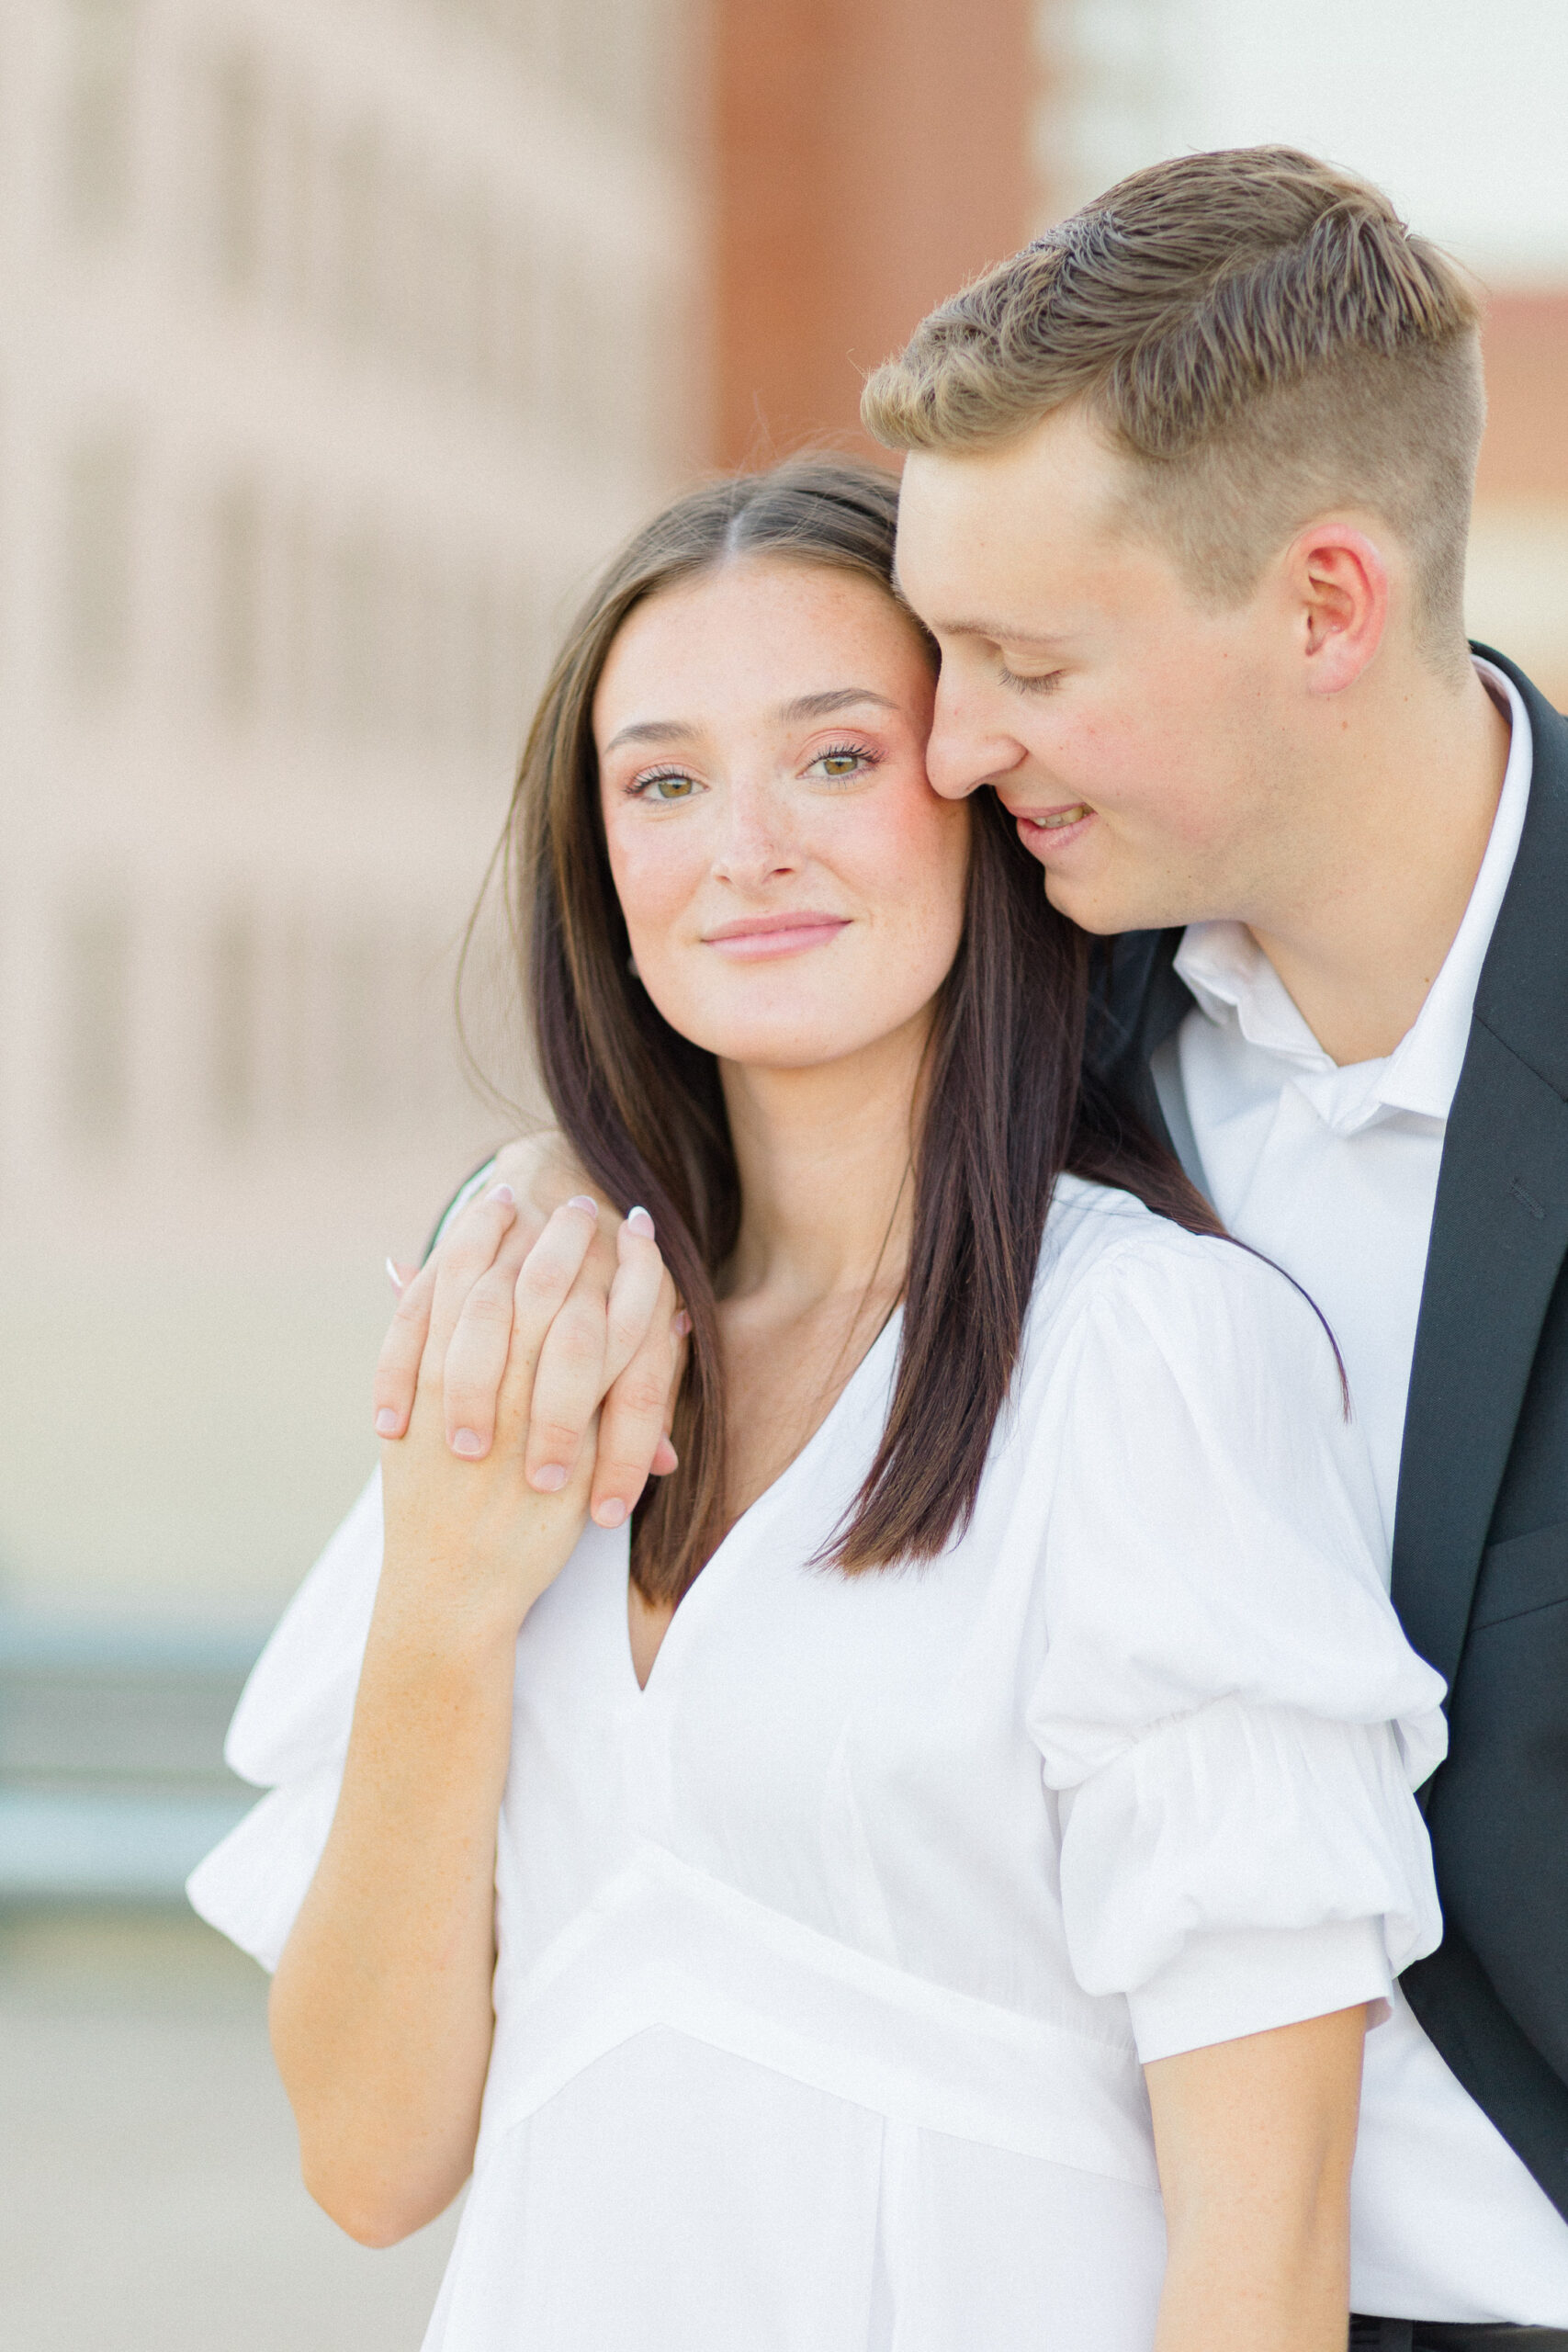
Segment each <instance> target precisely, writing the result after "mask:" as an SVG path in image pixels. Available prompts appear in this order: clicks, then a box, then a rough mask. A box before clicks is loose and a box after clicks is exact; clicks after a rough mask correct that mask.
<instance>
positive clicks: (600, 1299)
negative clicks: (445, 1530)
mask: <svg viewBox="0 0 1568 2352" xmlns="http://www.w3.org/2000/svg"><path fill="white" fill-rule="evenodd" d="M495 1178H496V1183H497V1184H499V1185H500V1186H502V1187H503V1188H504V1193H506V1194H508V1195H510V1197H509V1198H503V1197H502V1194H500V1193H498V1192H497V1189H496V1184H492V1186H491V1188H490V1190H489V1192H488V1193H486V1195H485V1196H484V1198H483V1199H480V1200H475V1201H470V1202H469V1203H468V1204H467V1206H466V1207H465V1208H464V1209H462V1210H461V1211H460V1213H459V1214H458V1215H457V1216H456V1217H454V1218H453V1220H452V1224H451V1227H450V1228H449V1229H448V1231H447V1232H446V1233H445V1234H444V1235H443V1236H442V1238H441V1241H440V1243H439V1244H438V1246H437V1247H436V1249H435V1250H433V1251H432V1253H431V1256H430V1258H429V1259H428V1260H427V1261H426V1263H425V1264H424V1266H423V1268H421V1269H420V1270H419V1272H417V1273H415V1274H414V1275H413V1276H412V1279H411V1280H410V1281H409V1282H408V1283H407V1286H406V1288H405V1289H404V1290H403V1292H402V1294H401V1296H400V1299H399V1303H398V1312H397V1314H396V1316H395V1317H394V1318H393V1322H392V1327H391V1329H390V1330H389V1333H388V1335H387V1340H386V1345H385V1346H384V1347H383V1349H382V1351H381V1360H380V1363H378V1366H377V1372H376V1386H375V1412H376V1428H377V1431H378V1434H379V1435H380V1436H381V1437H383V1438H388V1439H394V1440H396V1439H400V1438H401V1437H403V1435H404V1433H405V1431H406V1430H407V1429H408V1426H409V1419H410V1415H411V1413H412V1408H413V1399H414V1390H415V1385H416V1382H417V1380H418V1377H419V1372H420V1366H421V1363H422V1361H423V1355H424V1351H425V1344H426V1341H427V1340H433V1341H434V1345H435V1347H436V1350H437V1351H438V1354H439V1355H440V1358H441V1360H442V1362H443V1363H444V1365H445V1367H446V1370H445V1387H444V1396H443V1412H444V1419H445V1422H446V1441H447V1443H448V1444H449V1445H450V1446H451V1447H452V1449H453V1451H454V1452H455V1453H459V1454H462V1455H464V1456H465V1457H466V1458H468V1459H469V1460H479V1459H482V1457H483V1456H484V1455H485V1454H486V1453H489V1451H490V1448H491V1443H492V1442H493V1440H494V1435H495V1415H496V1401H497V1396H498V1392H499V1389H500V1385H501V1380H502V1371H503V1368H504V1366H505V1364H506V1362H507V1351H508V1348H509V1345H510V1340H511V1329H512V1326H511V1312H512V1293H513V1284H514V1283H515V1281H516V1279H517V1276H518V1273H519V1272H520V1270H521V1268H522V1265H523V1261H524V1260H525V1257H526V1256H527V1255H528V1252H529V1251H530V1250H532V1249H533V1248H534V1246H535V1244H536V1242H537V1241H538V1239H539V1238H540V1236H541V1235H542V1233H543V1232H544V1229H545V1227H546V1225H547V1222H548V1220H549V1218H550V1217H551V1216H552V1215H553V1214H554V1213H555V1211H557V1210H558V1208H560V1207H561V1206H562V1205H563V1204H564V1203H565V1202H566V1201H567V1200H568V1199H569V1198H570V1197H572V1196H574V1195H576V1196H584V1197H585V1196H586V1194H585V1188H584V1183H583V1179H582V1175H581V1170H578V1169H577V1168H575V1167H574V1166H573V1164H572V1162H571V1160H570V1157H569V1156H568V1154H567V1152H566V1149H565V1147H564V1145H563V1144H562V1142H561V1139H560V1137H559V1136H556V1135H547V1136H535V1137H530V1138H529V1139H527V1140H525V1141H524V1142H520V1143H514V1144H510V1145H508V1147H507V1148H506V1149H505V1150H504V1151H503V1152H502V1154H501V1155H500V1157H499V1159H497V1161H496V1166H495ZM598 1206H599V1211H600V1214H599V1218H598V1225H597V1229H596V1231H595V1232H594V1234H593V1236H592V1239H591V1242H590V1245H589V1248H588V1250H587V1251H586V1253H585V1254H584V1257H583V1260H582V1263H581V1267H580V1268H579V1270H578V1272H577V1275H576V1278H575V1280H574V1282H573V1285H572V1289H571V1292H570V1295H569V1298H570V1306H571V1307H572V1309H573V1315H574V1317H575V1314H576V1311H577V1310H578V1309H579V1308H581V1309H583V1310H584V1311H585V1317H586V1319H587V1320H589V1321H592V1313H593V1311H594V1310H597V1312H598V1313H600V1314H602V1315H609V1316H611V1317H612V1322H611V1328H610V1330H609V1335H608V1339H607V1342H606V1349H605V1355H604V1366H603V1377H602V1380H601V1383H600V1385H598V1386H595V1385H593V1382H592V1380H588V1379H585V1378H583V1377H582V1376H581V1363H580V1362H579V1359H578V1356H577V1354H576V1352H575V1351H574V1350H573V1348H571V1347H570V1346H568V1345H566V1344H564V1343H563V1344H561V1345H559V1346H558V1347H556V1348H555V1349H552V1350H551V1351H548V1352H547V1354H546V1356H545V1357H544V1358H543V1360H542V1361H541V1363H540V1365H539V1368H538V1377H537V1380H536V1385H535V1390H534V1397H533V1401H532V1405H531V1408H530V1424H529V1429H528V1435H527V1446H526V1458H527V1474H528V1476H529V1477H530V1479H531V1480H532V1482H533V1484H534V1485H535V1487H536V1488H538V1490H539V1491H540V1492H549V1491H551V1479H552V1476H555V1474H558V1473H564V1474H565V1476H571V1474H572V1472H573V1471H574V1470H575V1469H576V1467H577V1465H578V1463H579V1459H580V1456H581V1453H582V1450H583V1445H584V1441H585V1438H586V1436H587V1433H588V1430H589V1425H590V1423H591V1421H592V1419H593V1417H594V1415H595V1413H597V1415H598V1427H597V1452H596V1455H595V1458H594V1462H593V1475H592V1504H591V1509H592V1516H593V1517H594V1519H595V1520H597V1521H598V1522H599V1524H600V1525H601V1526H603V1527H615V1526H618V1525H619V1524H620V1523H621V1521H623V1520H625V1519H626V1518H627V1517H629V1515H630V1513H631V1511H632V1510H633V1509H634V1508H635V1506H636V1503H637V1498H638V1496H639V1495H640V1494H641V1492H642V1490H643V1487H644V1486H645V1485H646V1484H647V1481H648V1478H649V1474H650V1473H651V1474H652V1475H653V1476H662V1475H664V1474H665V1473H667V1472H668V1471H671V1470H672V1469H673V1468H674V1467H675V1456H674V1453H673V1451H672V1450H671V1445H670V1442H669V1437H668V1434H667V1432H668V1430H669V1426H670V1415H671V1404H672V1400H673V1392H674V1378H675V1372H676V1370H677V1369H678V1364H679V1351H678V1341H679V1338H680V1336H681V1335H680V1333H679V1332H678V1331H677V1329H676V1325H677V1321H678V1320H679V1319H680V1318H679V1316H678V1307H679V1302H678V1301H677V1299H676V1296H675V1289H674V1285H673V1283H671V1280H670V1277H669V1275H668V1274H667V1273H666V1272H664V1270H663V1268H662V1265H660V1270H659V1280H658V1281H657V1283H651V1284H650V1283H647V1282H643V1281H639V1282H638V1283H637V1284H636V1285H635V1286H632V1287H628V1286H627V1285H626V1284H625V1283H621V1282H620V1281H619V1280H618V1277H619V1276H620V1273H621V1271H622V1258H621V1252H620V1232H621V1230H622V1228H621V1226H620V1221H619V1219H618V1218H617V1217H616V1216H615V1211H614V1210H613V1209H612V1208H611V1207H610V1204H608V1202H600V1203H599V1204H598ZM569 1329H570V1318H569ZM564 1338H565V1334H563V1342H564Z"/></svg>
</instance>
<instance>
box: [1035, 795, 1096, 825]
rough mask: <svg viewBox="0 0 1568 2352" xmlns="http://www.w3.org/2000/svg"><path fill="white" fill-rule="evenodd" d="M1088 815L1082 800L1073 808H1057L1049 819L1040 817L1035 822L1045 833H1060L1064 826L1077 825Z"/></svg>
mask: <svg viewBox="0 0 1568 2352" xmlns="http://www.w3.org/2000/svg"><path fill="white" fill-rule="evenodd" d="M1088 815H1089V810H1088V809H1087V808H1086V807H1085V805H1084V803H1083V802H1082V801H1081V800H1080V801H1078V802H1077V806H1076V807H1074V808H1072V809H1055V811H1054V812H1053V813H1052V815H1050V816H1049V817H1040V818H1037V819H1036V820H1035V821H1036V822H1037V824H1038V825H1039V827H1040V830H1041V831H1042V832H1043V833H1055V832H1058V831H1060V830H1061V828H1062V827H1063V826H1064V825H1076V824H1077V821H1078V819H1079V818H1080V817H1087V816H1088Z"/></svg>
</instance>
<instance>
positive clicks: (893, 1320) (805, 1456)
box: [620, 1302, 904, 1705]
mask: <svg viewBox="0 0 1568 2352" xmlns="http://www.w3.org/2000/svg"><path fill="white" fill-rule="evenodd" d="M903 1319H904V1308H903V1305H902V1302H900V1304H899V1305H898V1306H895V1307H894V1308H893V1310H892V1312H891V1314H890V1315H889V1316H888V1317H887V1320H886V1322H885V1323H884V1324H883V1326H882V1329H880V1330H879V1331H878V1332H877V1334H876V1337H875V1339H874V1340H873V1341H872V1343H871V1345H870V1347H869V1348H867V1350H866V1351H865V1353H864V1355H863V1356H862V1358H861V1360H860V1362H859V1363H857V1364H856V1366H855V1368H854V1370H853V1372H852V1373H851V1374H850V1376H849V1378H848V1379H847V1380H846V1381H845V1383H844V1385H843V1386H842V1387H841V1388H840V1391H839V1393H838V1395H837V1397H834V1399H833V1402H832V1403H831V1405H829V1408H828V1410H827V1411H826V1412H825V1413H824V1414H823V1416H822V1419H820V1420H819V1421H818V1424H817V1427H816V1428H815V1429H814V1430H812V1432H811V1435H810V1436H809V1437H808V1438H807V1441H806V1442H805V1444H804V1445H803V1446H802V1447H801V1449H800V1451H799V1453H795V1454H793V1455H792V1456H791V1458H790V1459H789V1461H788V1462H786V1463H785V1464H784V1468H783V1469H782V1470H781V1471H780V1472H779V1475H778V1476H777V1477H776V1478H775V1479H773V1483H772V1484H771V1485H770V1486H766V1487H763V1489H762V1491H761V1494H760V1495H758V1496H756V1497H755V1498H754V1499H753V1500H752V1501H750V1502H749V1503H748V1504H747V1506H746V1508H745V1510H743V1511H742V1512H741V1513H740V1516H739V1518H738V1519H737V1520H736V1521H735V1523H734V1525H733V1526H732V1527H730V1528H729V1529H728V1532H726V1534H725V1536H724V1538H723V1541H722V1542H721V1543H719V1544H717V1545H716V1547H715V1549H714V1550H713V1552H712V1553H711V1554H710V1555H709V1556H708V1558H707V1560H706V1561H705V1564H704V1565H703V1566H702V1567H701V1568H700V1569H699V1570H698V1571H697V1574H696V1575H695V1576H694V1577H693V1579H692V1581H691V1583H690V1584H689V1585H688V1586H687V1587H686V1589H685V1591H684V1592H683V1593H682V1595H681V1598H680V1600H678V1601H677V1602H676V1604H675V1607H674V1610H673V1611H672V1612H671V1618H670V1623H668V1624H667V1625H666V1626H665V1628H664V1631H663V1633H662V1634H661V1635H660V1642H659V1647H658V1648H657V1649H656V1650H655V1651H654V1653H653V1659H652V1663H651V1664H650V1666H649V1669H648V1680H647V1681H646V1682H639V1681H638V1680H637V1663H636V1660H635V1659H634V1658H633V1657H632V1643H631V1601H630V1593H629V1569H628V1589H627V1591H626V1593H624V1594H623V1596H622V1603H621V1611H620V1620H621V1655H622V1657H623V1659H624V1661H625V1674H626V1682H627V1684H628V1685H629V1686H630V1689H629V1695H630V1698H631V1701H632V1703H633V1704H634V1705H636V1704H637V1702H639V1701H641V1700H644V1699H646V1698H647V1697H648V1695H649V1691H651V1690H652V1689H653V1685H654V1680H655V1678H656V1677H660V1668H661V1667H662V1666H664V1662H665V1657H666V1654H667V1652H668V1650H669V1648H670V1644H671V1640H672V1639H673V1637H674V1634H675V1629H676V1627H677V1626H678V1625H679V1624H680V1623H682V1620H688V1621H689V1619H690V1616H691V1610H692V1601H693V1597H694V1595H695V1594H696V1593H698V1592H700V1591H701V1590H702V1589H704V1587H705V1586H709V1585H710V1584H711V1583H712V1580H713V1578H714V1576H715V1572H716V1571H720V1572H722V1571H724V1570H726V1569H728V1567H729V1566H730V1564H731V1562H732V1560H733V1557H734V1553H735V1549H736V1547H737V1546H738V1544H739V1543H740V1541H741V1538H742V1537H743V1536H746V1535H749V1534H750V1533H751V1532H753V1531H754V1530H755V1527H756V1524H757V1521H758V1519H759V1517H760V1516H761V1515H762V1514H764V1513H765V1512H767V1510H769V1508H770V1506H775V1505H776V1504H777V1502H778V1501H779V1499H780V1498H781V1497H782V1496H783V1495H784V1493H785V1491H786V1490H787V1489H788V1488H789V1487H793V1485H794V1484H795V1480H796V1478H797V1477H798V1476H799V1475H800V1474H801V1472H802V1471H803V1470H804V1469H805V1468H806V1465H807V1464H808V1463H809V1462H810V1461H811V1460H812V1458H813V1456H814V1455H815V1454H816V1453H817V1452H818V1449H819V1448H820V1447H821V1446H822V1445H823V1444H824V1443H825V1442H826V1441H827V1439H828V1437H829V1433H830V1432H831V1430H833V1428H834V1426H835V1424H836V1423H837V1422H838V1421H839V1419H840V1418H841V1416H842V1415H843V1413H844V1412H845V1410H846V1408H847V1407H848V1405H849V1402H850V1399H851V1398H852V1397H853V1396H855V1395H856V1394H857V1392H858V1391H859V1390H860V1388H861V1387H862V1386H863V1384H864V1383H865V1382H866V1381H867V1380H868V1379H869V1378H870V1376H871V1374H872V1371H873V1367H874V1366H876V1365H878V1364H879V1363H880V1360H881V1358H882V1356H883V1353H884V1351H885V1350H887V1351H891V1350H893V1349H895V1348H896V1346H897V1335H898V1332H899V1329H900V1328H901V1326H902V1324H903ZM722 1581H723V1577H722V1573H721V1574H720V1582H722ZM698 1614H699V1617H700V1615H701V1611H700V1610H699V1611H698ZM693 1638H694V1637H693V1636H692V1635H691V1634H687V1635H686V1636H685V1646H686V1647H687V1648H690V1646H691V1643H692V1639H693ZM660 1679H661V1680H662V1681H666V1682H667V1681H668V1680H669V1671H668V1669H667V1668H666V1671H665V1672H664V1674H663V1676H662V1677H661V1678H660Z"/></svg>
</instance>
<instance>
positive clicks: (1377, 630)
mask: <svg viewBox="0 0 1568 2352" xmlns="http://www.w3.org/2000/svg"><path fill="white" fill-rule="evenodd" d="M1285 585H1286V589H1287V592H1288V594H1289V596H1290V601H1291V605H1292V614H1293V616H1294V622H1295V627H1296V630H1297V633H1298V646H1299V650H1300V653H1301V656H1302V659H1303V662H1304V664H1305V684H1306V687H1307V691H1308V693H1309V694H1318V695H1336V694H1340V693H1342V692H1343V690H1344V689H1345V688H1346V687H1347V686H1353V685H1354V684H1355V683H1356V681H1357V679H1358V678H1359V676H1360V675H1361V673H1362V672H1363V671H1364V670H1365V669H1366V668H1367V666H1368V664H1369V662H1371V659H1372V657H1373V655H1374V654H1375V653H1376V651H1377V650H1378V648H1379V646H1380V645H1381V644H1382V637H1383V631H1384V629H1385V628H1386V627H1387V625H1388V609H1389V568H1388V562H1387V560H1386V558H1385V557H1384V555H1383V553H1382V549H1381V548H1379V547H1378V545H1377V543H1376V541H1375V540H1373V539H1370V538H1368V537H1367V535H1366V533H1365V532H1364V531H1358V530H1356V529H1355V528H1353V526H1351V525H1350V524H1348V523H1338V522H1335V521H1333V520H1328V521H1325V522H1321V523H1313V524H1310V525H1309V526H1308V527H1307V528H1306V529H1305V530H1304V531H1302V532H1300V533H1299V534H1298V535H1297V537H1296V538H1295V539H1294V540H1293V541H1292V545H1291V547H1290V548H1289V549H1288V550H1287V552H1286V556H1285Z"/></svg>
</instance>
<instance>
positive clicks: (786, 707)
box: [779, 686, 898, 727]
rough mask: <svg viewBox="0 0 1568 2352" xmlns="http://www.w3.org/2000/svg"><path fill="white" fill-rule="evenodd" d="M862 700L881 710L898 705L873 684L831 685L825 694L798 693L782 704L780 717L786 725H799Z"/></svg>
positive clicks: (829, 714)
mask: <svg viewBox="0 0 1568 2352" xmlns="http://www.w3.org/2000/svg"><path fill="white" fill-rule="evenodd" d="M861 702H870V703H874V704H875V705H876V707H877V708H878V709H879V710H897V707H898V706H897V703H896V702H891V701H889V699H888V697H887V696H886V695H879V694H877V693H876V692H875V690H874V688H873V687H871V686H830V687H829V689H828V690H827V692H826V693H825V694H819V695H796V696H795V700H794V701H793V702H786V703H784V704H783V705H781V707H780V709H779V717H780V718H782V719H783V720H784V723H785V725H786V726H790V727H798V726H799V725H800V723H801V721H802V720H803V719H807V718H832V716H833V713H834V712H835V711H837V710H849V709H852V707H853V706H854V705H855V704H856V703H861Z"/></svg>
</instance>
